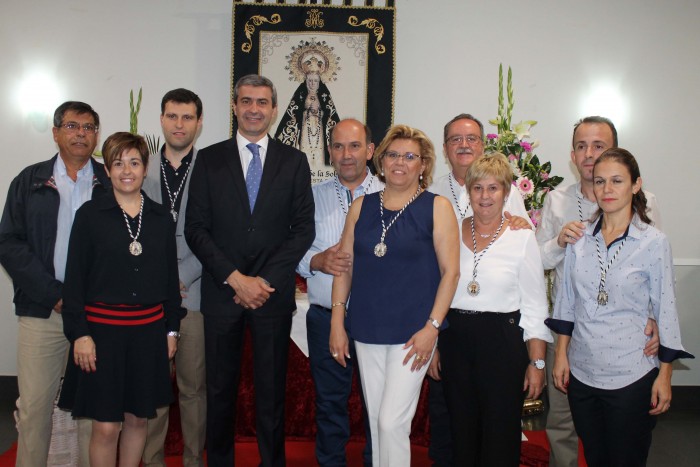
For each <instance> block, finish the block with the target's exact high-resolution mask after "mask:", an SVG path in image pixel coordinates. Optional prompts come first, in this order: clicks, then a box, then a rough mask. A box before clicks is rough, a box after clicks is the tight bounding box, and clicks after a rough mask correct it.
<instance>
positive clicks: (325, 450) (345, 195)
mask: <svg viewBox="0 0 700 467" xmlns="http://www.w3.org/2000/svg"><path fill="white" fill-rule="evenodd" d="M373 154H374V144H373V143H372V136H371V133H370V130H369V128H368V127H367V126H365V125H364V124H362V123H361V122H359V121H357V120H354V119H346V120H342V121H341V122H339V123H338V124H337V125H336V126H335V127H334V128H333V131H332V132H331V148H330V156H331V163H332V164H333V167H334V168H335V170H336V176H335V177H333V178H331V179H328V180H326V181H324V182H322V183H319V184H317V185H315V186H314V187H313V193H314V202H315V205H316V211H315V222H316V238H315V239H314V243H313V245H311V248H310V249H309V251H308V252H307V253H306V255H304V258H303V259H302V260H301V262H300V263H299V266H298V267H297V272H298V273H299V274H300V275H301V276H303V277H305V278H306V280H307V288H308V294H309V303H310V304H311V306H310V307H309V311H308V313H307V315H306V329H307V339H308V343H309V360H310V362H311V375H312V377H313V380H314V386H315V388H316V427H317V432H316V459H317V460H318V463H319V465H321V466H330V465H333V466H344V465H346V456H345V445H346V444H347V442H348V440H349V438H350V422H349V415H348V397H349V396H350V388H351V384H352V374H353V365H352V361H353V360H352V359H350V360H346V362H347V363H348V364H347V366H346V367H345V368H343V367H342V366H340V365H339V364H338V362H337V361H336V360H335V359H334V358H333V356H332V355H331V353H330V351H329V350H328V345H329V344H328V342H329V337H330V327H331V287H332V284H333V277H334V276H336V275H339V274H340V273H342V272H344V271H347V270H348V268H349V267H350V260H349V258H350V255H349V254H348V253H344V252H342V251H340V250H339V242H340V236H341V234H342V232H343V227H344V225H345V217H346V215H347V213H348V209H349V207H350V204H352V202H353V200H355V199H357V197H359V196H363V195H366V194H370V193H374V192H377V191H379V190H381V189H382V188H383V187H384V185H383V184H382V182H380V181H379V179H378V178H377V177H375V176H374V175H373V174H371V173H370V172H369V169H368V168H367V161H368V160H371V159H372V155H373ZM350 345H351V348H352V342H351V343H350ZM365 422H366V417H365ZM365 433H366V435H367V444H366V446H365V450H364V452H363V457H364V463H365V465H371V464H372V452H371V446H372V444H371V439H370V434H369V427H368V426H367V424H366V423H365Z"/></svg>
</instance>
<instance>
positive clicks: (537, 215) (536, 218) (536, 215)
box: [529, 209, 542, 227]
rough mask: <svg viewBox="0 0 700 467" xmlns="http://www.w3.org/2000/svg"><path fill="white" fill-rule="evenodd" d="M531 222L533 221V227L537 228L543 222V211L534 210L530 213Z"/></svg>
mask: <svg viewBox="0 0 700 467" xmlns="http://www.w3.org/2000/svg"><path fill="white" fill-rule="evenodd" d="M529 214H530V220H531V221H532V225H534V226H535V227H537V224H539V223H540V221H541V220H542V210H541V209H533V210H531V211H530V213H529Z"/></svg>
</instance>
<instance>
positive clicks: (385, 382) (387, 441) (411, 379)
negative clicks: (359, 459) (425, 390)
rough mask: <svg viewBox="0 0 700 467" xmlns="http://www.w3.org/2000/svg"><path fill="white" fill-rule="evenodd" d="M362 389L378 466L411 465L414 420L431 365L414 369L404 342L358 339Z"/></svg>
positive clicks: (398, 466)
mask: <svg viewBox="0 0 700 467" xmlns="http://www.w3.org/2000/svg"><path fill="white" fill-rule="evenodd" d="M355 351H356V352H357V364H358V365H359V368H360V379H361V380H362V391H363V393H364V396H365V404H366V405H367V415H368V416H369V426H370V431H371V434H372V465H374V467H407V466H409V465H411V441H410V439H409V435H410V434H411V421H412V420H413V416H414V415H415V413H416V407H417V406H418V399H419V397H420V389H421V386H422V384H423V379H424V377H425V373H426V372H427V371H428V365H424V366H423V367H422V368H421V369H420V370H417V371H411V365H412V363H413V359H411V360H410V361H409V362H408V363H407V364H406V365H403V359H404V358H405V357H406V354H407V353H408V352H409V351H410V349H404V348H403V344H398V345H377V344H363V343H362V342H357V341H356V342H355Z"/></svg>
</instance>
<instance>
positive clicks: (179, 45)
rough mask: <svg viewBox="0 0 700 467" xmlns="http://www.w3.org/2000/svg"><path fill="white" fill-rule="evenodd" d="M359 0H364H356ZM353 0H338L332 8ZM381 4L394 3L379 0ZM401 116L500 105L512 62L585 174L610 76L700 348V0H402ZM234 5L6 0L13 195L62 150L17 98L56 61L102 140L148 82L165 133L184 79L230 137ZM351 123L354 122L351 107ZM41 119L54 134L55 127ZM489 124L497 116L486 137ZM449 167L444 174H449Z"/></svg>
mask: <svg viewBox="0 0 700 467" xmlns="http://www.w3.org/2000/svg"><path fill="white" fill-rule="evenodd" d="M355 1H356V3H357V1H358V0H355ZM334 3H339V0H337V1H334ZM377 3H380V2H377ZM396 4H397V22H396V29H397V41H396V57H397V60H396V73H397V77H399V79H397V81H396V94H395V99H396V103H395V116H394V121H395V122H396V123H408V124H410V125H412V126H416V127H418V128H421V129H423V130H425V131H426V132H427V133H428V134H429V136H431V137H432V138H433V140H434V141H435V142H438V144H439V142H440V141H441V138H442V126H443V124H444V122H446V121H447V120H449V119H450V118H452V117H453V116H454V115H456V114H458V113H460V112H465V111H466V112H471V113H473V114H475V115H477V116H479V117H480V118H481V119H482V120H483V121H484V123H486V121H487V120H488V119H489V118H493V117H494V116H495V113H496V97H497V91H498V90H497V73H498V64H499V63H501V62H503V63H504V64H505V65H510V66H511V67H512V68H513V70H514V90H515V100H516V104H515V110H514V121H518V120H521V119H534V120H538V121H539V124H538V125H537V126H536V127H534V129H533V134H534V136H535V138H537V139H539V140H540V142H541V146H540V148H539V149H538V151H537V152H538V154H539V155H540V158H541V159H544V160H551V161H552V164H553V171H554V173H556V174H559V175H562V176H565V178H566V179H567V180H566V182H565V183H569V182H572V181H573V180H574V179H573V172H572V169H571V167H570V164H569V151H570V138H571V128H572V125H573V123H574V122H575V121H576V120H577V119H578V118H579V117H581V116H582V115H584V113H592V112H594V111H595V110H590V109H586V108H585V107H584V105H583V101H584V99H585V98H586V96H588V95H589V94H590V93H591V92H592V91H593V90H594V89H596V88H597V87H599V86H601V85H607V86H612V87H613V88H615V89H617V90H618V92H619V94H620V96H621V99H622V101H623V103H624V106H625V113H626V118H625V119H624V120H622V119H621V118H622V117H620V118H618V119H617V122H616V123H617V124H618V129H619V132H620V145H621V146H622V147H625V148H627V149H630V150H631V151H632V153H633V154H635V155H636V156H637V158H638V159H639V161H640V166H641V169H642V176H643V178H644V182H645V187H646V188H647V189H648V190H651V191H652V192H654V193H655V194H656V195H657V197H658V199H659V203H660V205H661V210H662V214H663V222H664V230H666V232H667V233H668V234H669V237H670V239H671V242H672V245H673V248H674V253H675V258H676V264H677V265H678V266H677V268H676V273H677V277H678V284H677V292H678V295H679V304H680V314H681V323H682V325H683V330H684V341H685V344H686V346H687V347H688V349H689V350H690V351H691V352H694V353H700V345H698V342H700V316H698V313H697V311H698V305H697V303H696V297H697V295H698V294H697V290H700V259H699V258H700V247H699V246H698V242H697V240H696V239H697V236H698V233H697V232H698V231H700V225H699V224H700V221H698V216H697V213H698V212H700V209H699V208H700V198H699V197H698V196H697V195H696V194H695V193H694V191H693V187H694V186H695V185H696V178H697V174H698V173H699V172H700V162H699V161H700V158H698V157H697V155H696V152H697V150H696V146H697V144H696V142H695V139H696V134H697V129H696V127H697V125H696V123H695V118H696V115H695V113H696V107H697V104H698V102H700V86H698V85H697V83H700V61H699V60H698V58H697V50H698V49H699V48H700V29H698V28H697V27H696V25H695V21H696V19H697V18H698V17H700V3H698V2H694V1H692V0H686V1H682V0H671V1H669V2H655V1H653V0H619V1H617V2H609V1H607V0H588V1H586V2H581V1H571V0H540V1H537V2H522V1H520V2H516V1H513V0H491V1H488V2H487V1H469V2H467V1H460V0H440V1H431V2H427V1H424V0H397V1H396ZM231 9H232V0H199V1H197V2H189V1H185V0H139V1H137V0H122V1H120V2H114V1H108V0H97V1H94V2H87V3H86V2H83V1H74V0H63V1H60V2H57V1H50V0H32V1H26V0H24V1H22V0H4V1H3V2H2V4H1V5H0V45H1V46H2V48H1V50H2V51H3V53H2V54H0V92H1V93H2V94H1V95H2V97H3V98H4V101H5V102H6V105H5V106H3V108H2V109H0V128H1V129H2V132H3V134H4V135H5V138H4V143H5V144H4V146H5V149H4V151H3V154H2V155H1V156H0V160H2V170H1V171H0V202H3V203H4V196H5V191H6V188H7V186H8V185H9V183H10V181H11V180H12V178H13V177H14V176H15V175H16V174H17V173H18V172H19V171H20V170H21V169H22V168H23V167H25V166H26V165H28V164H30V163H33V162H36V161H40V160H44V159H47V158H48V157H50V156H51V155H53V153H54V152H55V146H54V144H53V141H52V138H51V132H50V123H49V120H48V118H47V119H44V120H41V123H40V124H37V123H36V121H35V120H32V119H31V118H30V117H28V116H26V115H24V114H23V111H22V107H21V106H20V105H19V103H18V100H17V95H18V87H19V84H20V83H21V82H22V80H23V79H26V77H27V76H29V75H30V74H32V73H33V72H35V71H36V70H43V71H44V72H46V73H48V74H49V75H50V76H52V77H53V79H54V80H55V82H56V84H57V86H58V93H57V95H56V96H55V97H54V98H53V99H52V100H51V101H50V102H48V104H47V105H48V107H49V109H50V110H51V111H53V109H54V108H55V107H56V105H57V104H59V103H60V102H62V101H64V100H67V99H77V100H83V101H86V102H88V103H90V104H91V105H93V106H94V107H95V109H96V110H97V111H98V112H99V113H100V117H101V119H102V135H103V136H104V135H108V134H110V133H112V132H114V131H118V130H125V129H128V116H129V108H128V93H129V90H130V89H138V87H139V86H142V87H143V89H144V102H143V105H142V109H141V114H140V124H139V129H140V130H141V131H142V132H148V133H156V134H158V133H159V126H158V114H159V104H160V97H161V96H162V94H163V93H164V92H165V91H167V90H169V89H172V88H175V87H180V86H182V87H187V88H190V89H192V90H194V91H196V92H197V93H198V94H199V95H200V96H201V97H202V100H203V101H204V129H203V131H202V134H201V136H200V138H199V140H198V143H197V145H198V146H199V147H204V146H206V145H208V144H211V143H214V142H216V141H219V140H222V139H225V138H227V137H228V128H229V99H230V89H231V83H230V65H231V63H230V61H231V59H230V47H231V45H230V44H231ZM341 116H342V115H341ZM42 124H43V125H44V127H43V128H42ZM488 127H489V125H488V124H487V130H488ZM446 171H447V168H446V166H445V165H444V164H441V165H440V166H438V172H439V173H444V172H446ZM11 302H12V291H11V286H10V283H9V280H8V279H7V277H6V276H5V275H0V304H3V305H4V306H3V308H4V309H5V311H3V312H2V313H1V314H0V374H14V373H15V371H16V369H15V334H16V322H15V318H14V315H13V313H12V307H11ZM683 363H684V364H685V365H687V368H689V370H682V369H681V370H679V371H677V373H676V375H675V377H674V383H677V384H693V385H700V371H698V370H700V363H695V362H694V361H685V362H683Z"/></svg>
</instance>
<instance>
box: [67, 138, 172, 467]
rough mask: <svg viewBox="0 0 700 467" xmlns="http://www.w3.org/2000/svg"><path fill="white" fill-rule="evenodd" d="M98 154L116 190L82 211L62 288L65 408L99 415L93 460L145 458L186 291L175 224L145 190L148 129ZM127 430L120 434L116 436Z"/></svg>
mask: <svg viewBox="0 0 700 467" xmlns="http://www.w3.org/2000/svg"><path fill="white" fill-rule="evenodd" d="M102 154H103V157H104V161H105V168H106V171H107V174H108V175H109V177H110V179H111V181H112V187H113V190H112V191H111V192H109V193H108V194H106V195H105V196H103V197H100V198H97V199H93V200H91V201H88V202H87V203H85V204H84V205H83V206H82V207H81V208H80V209H79V210H78V212H77V213H76V216H75V221H74V223H73V230H72V231H71V237H70V243H69V248H68V261H67V264H66V276H65V283H64V286H63V328H64V332H65V334H66V337H67V338H68V340H70V342H71V343H72V357H73V358H72V359H69V362H68V368H67V370H66V380H65V382H64V386H63V391H62V394H61V399H60V401H59V406H60V407H62V408H66V409H71V410H72V413H73V416H75V417H85V418H90V419H92V420H93V423H92V437H91V440H90V465H91V466H93V467H96V466H102V465H115V460H116V458H117V447H118V446H119V464H120V465H133V466H137V465H139V462H140V459H141V454H142V451H143V446H144V443H145V440H146V419H147V418H150V417H155V415H156V408H157V407H162V406H165V405H168V404H169V403H170V401H171V399H172V390H171V385H170V370H169V365H168V360H169V359H170V358H172V357H173V355H174V354H175V351H176V348H177V338H178V337H179V334H178V330H179V328H180V319H181V318H182V317H184V315H185V310H184V309H183V308H182V307H181V306H180V292H179V286H178V285H179V280H178V272H177V271H178V269H177V253H176V247H175V235H174V232H173V229H174V224H173V222H172V220H171V217H170V214H169V213H168V211H167V209H166V208H164V207H163V206H161V205H159V204H157V203H155V202H153V201H151V200H150V199H149V198H148V197H146V196H145V195H144V194H143V193H142V192H141V185H142V184H143V179H144V176H145V174H146V167H147V165H148V148H147V146H146V143H145V141H144V140H143V138H142V137H140V136H136V135H132V134H130V133H115V134H113V135H112V136H110V137H109V138H107V140H106V141H105V142H104V145H103V147H102ZM120 434H121V439H120Z"/></svg>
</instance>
